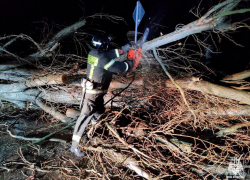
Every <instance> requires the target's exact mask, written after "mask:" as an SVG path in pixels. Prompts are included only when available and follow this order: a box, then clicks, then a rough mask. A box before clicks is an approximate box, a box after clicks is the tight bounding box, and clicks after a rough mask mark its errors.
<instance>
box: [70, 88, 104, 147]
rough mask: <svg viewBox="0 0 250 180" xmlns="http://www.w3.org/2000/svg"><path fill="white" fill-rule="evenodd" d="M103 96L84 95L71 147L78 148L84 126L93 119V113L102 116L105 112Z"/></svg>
mask: <svg viewBox="0 0 250 180" xmlns="http://www.w3.org/2000/svg"><path fill="white" fill-rule="evenodd" d="M104 95H105V94H90V93H86V94H85V97H84V102H83V107H82V110H81V114H80V116H79V117H78V119H77V121H76V125H75V129H74V134H73V138H72V145H73V146H75V147H76V146H78V144H79V142H80V140H81V137H82V135H83V133H84V130H85V128H86V126H87V125H88V123H89V121H90V120H91V119H92V117H93V113H96V114H102V113H104V112H105V108H104V100H103V96H104Z"/></svg>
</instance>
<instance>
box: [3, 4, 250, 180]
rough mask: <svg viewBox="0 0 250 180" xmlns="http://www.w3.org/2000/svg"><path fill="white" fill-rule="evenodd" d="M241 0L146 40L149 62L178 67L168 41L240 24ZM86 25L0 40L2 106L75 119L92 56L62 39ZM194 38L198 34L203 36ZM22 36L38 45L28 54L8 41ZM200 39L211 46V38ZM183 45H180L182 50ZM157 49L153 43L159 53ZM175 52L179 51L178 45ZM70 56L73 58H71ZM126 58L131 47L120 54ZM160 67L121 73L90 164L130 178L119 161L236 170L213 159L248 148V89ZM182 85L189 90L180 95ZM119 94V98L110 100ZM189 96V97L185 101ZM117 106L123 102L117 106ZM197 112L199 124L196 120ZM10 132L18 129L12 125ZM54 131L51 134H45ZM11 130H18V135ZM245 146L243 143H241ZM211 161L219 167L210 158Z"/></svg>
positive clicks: (190, 170) (138, 167) (137, 166)
mask: <svg viewBox="0 0 250 180" xmlns="http://www.w3.org/2000/svg"><path fill="white" fill-rule="evenodd" d="M238 3H240V0H227V1H224V2H222V3H220V4H218V5H216V6H214V7H213V8H212V9H211V10H210V11H208V12H207V13H206V14H205V15H203V16H202V17H200V18H199V19H198V20H196V21H194V22H191V23H189V24H187V25H184V26H182V27H181V28H178V29H176V31H174V32H173V33H170V34H167V35H164V36H161V37H158V38H156V39H153V40H151V41H148V42H146V43H145V44H144V46H143V50H144V57H143V59H142V64H146V63H149V64H150V63H151V61H152V60H155V59H158V60H159V62H161V65H162V66H163V67H165V66H166V67H167V68H168V70H169V71H170V72H175V71H174V69H176V68H173V67H176V66H177V64H175V63H171V62H170V63H169V61H168V59H165V60H161V59H160V58H159V57H160V56H161V57H162V56H163V55H164V51H165V50H166V49H167V48H168V47H167V48H159V47H160V46H168V45H169V44H170V43H172V42H175V41H178V40H181V39H183V38H185V37H188V36H191V35H194V36H195V37H196V35H199V34H200V33H203V32H206V31H211V30H213V31H216V33H223V34H224V33H226V32H227V31H229V30H236V29H237V28H238V26H237V22H236V23H231V24H230V23H229V22H228V21H226V18H227V17H228V15H230V14H233V13H236V12H238V10H237V11H234V10H233V9H234V8H235V7H236V6H237V5H238ZM84 25H85V20H83V21H80V22H77V23H76V24H73V25H71V26H69V27H66V28H65V29H63V30H61V31H60V32H58V33H57V34H56V35H55V36H54V37H52V38H51V40H50V41H48V42H47V43H46V44H45V45H41V44H39V43H37V42H35V41H34V40H33V39H32V38H31V37H28V36H27V35H23V34H20V35H17V36H16V35H11V36H6V37H1V38H0V41H1V42H2V44H3V45H2V46H1V47H0V52H1V57H2V59H3V60H2V61H1V62H0V70H1V73H0V79H1V84H0V99H1V104H2V105H1V109H2V110H7V109H8V107H10V106H14V107H15V108H19V109H20V110H22V109H23V110H38V109H41V110H43V111H45V112H46V113H48V114H49V115H50V116H49V117H50V118H51V117H52V119H56V120H59V121H62V122H63V125H65V124H67V123H68V122H70V123H71V122H72V118H73V119H76V118H77V117H78V116H79V109H78V105H79V102H80V100H81V87H80V83H79V82H80V79H81V78H84V77H85V76H86V70H85V71H84V70H80V69H79V68H82V67H85V68H86V66H84V65H83V64H82V63H83V59H84V60H86V57H85V56H84V57H82V56H80V55H78V54H61V53H60V50H58V49H57V48H59V47H60V46H63V43H61V41H62V40H63V39H64V38H66V37H69V36H73V35H75V34H79V33H75V32H76V31H77V30H78V29H79V28H80V27H82V26H84ZM195 39H196V40H197V41H198V38H195ZM18 40H28V41H30V42H31V43H32V44H33V45H35V47H36V48H37V52H35V53H32V54H30V55H28V56H25V57H21V56H19V55H18V53H14V52H10V51H9V50H8V47H9V46H11V45H14V42H15V41H18ZM199 43H200V44H201V46H204V47H206V44H205V43H203V42H201V41H199ZM171 46H172V45H171ZM169 48H170V47H169ZM173 48H174V47H173ZM184 48H185V47H184V46H182V47H180V49H181V50H182V51H183V49H184ZM150 50H154V55H153V54H151V51H150ZM170 50H171V48H170ZM171 53H173V54H175V55H176V54H178V53H177V52H176V51H172V52H171ZM86 56H87V55H86ZM57 59H60V61H59V60H57ZM69 59H70V60H71V62H70V63H67V61H68V60H69ZM124 59H126V55H123V56H121V57H120V58H117V59H116V60H118V61H123V60H124ZM176 59H178V60H180V59H181V60H183V61H185V62H187V64H188V65H186V66H185V62H184V63H183V64H184V65H183V64H182V67H178V68H179V70H180V71H182V70H183V69H194V68H193V67H192V63H193V62H194V61H192V56H184V55H182V54H179V55H177V58H176ZM174 60H175V58H173V61H174ZM55 62H56V63H55ZM57 63H58V64H59V65H58V64H57ZM85 63H86V61H85ZM79 64H81V66H80V67H79ZM152 64H153V63H152ZM199 64H201V63H199ZM60 65H61V66H62V68H61V67H60ZM85 65H86V64H85ZM154 65H155V64H154ZM190 66H191V67H190ZM153 67H154V68H147V69H146V68H142V69H140V70H138V71H137V72H134V73H133V72H132V73H130V74H129V75H128V76H127V77H126V78H124V76H123V75H118V76H115V80H114V81H113V82H112V83H111V85H110V92H109V94H107V96H106V97H105V101H106V102H109V103H108V104H107V107H110V109H108V110H107V112H105V113H104V114H103V115H102V117H103V118H102V121H101V122H100V124H101V123H104V122H105V121H108V122H109V123H107V122H106V123H105V125H103V126H102V127H100V126H99V127H98V126H97V127H96V128H90V127H88V128H87V130H88V131H89V133H88V135H89V139H90V141H88V142H87V143H86V144H83V145H82V148H83V149H85V150H86V151H94V152H88V155H89V157H90V159H91V158H93V159H95V158H96V157H98V159H99V160H98V162H100V163H99V164H98V165H90V166H92V167H93V168H95V169H98V170H103V173H104V174H105V175H104V176H105V177H106V178H109V177H112V176H114V174H119V175H120V178H122V177H123V178H125V177H126V178H125V179H127V178H129V177H128V176H127V173H128V171H125V170H124V169H120V168H119V166H116V164H117V163H118V164H120V165H121V166H124V167H126V168H128V169H130V170H132V172H130V174H132V175H135V174H133V171H135V172H136V174H137V175H139V176H141V177H144V178H146V179H153V178H154V179H161V178H164V177H173V178H175V177H181V178H184V179H185V178H191V179H192V178H193V179H197V178H198V177H199V176H202V177H203V178H205V177H210V178H216V177H217V175H221V174H224V175H225V174H226V173H229V172H225V171H223V172H222V173H219V172H216V171H215V170H214V169H215V168H214V167H218V166H220V165H221V166H222V169H223V170H224V169H225V167H227V166H228V164H229V163H230V160H231V159H230V158H231V157H234V156H236V157H239V156H240V155H241V153H242V152H244V155H245V152H247V151H249V144H250V139H249V136H248V130H247V129H245V128H248V126H249V123H248V121H247V120H246V119H244V118H241V116H249V109H250V108H249V106H247V105H245V106H240V105H238V101H240V102H241V103H244V104H248V105H250V101H249V99H250V98H249V92H244V91H240V90H235V89H232V88H230V87H225V86H221V85H217V84H214V83H210V82H207V81H203V80H201V79H199V78H188V79H186V80H184V79H180V80H175V78H173V79H172V81H170V80H167V79H168V78H167V77H166V76H165V75H164V74H163V73H162V70H161V69H160V68H159V67H156V66H153ZM187 71H188V70H187ZM148 74H150V76H148ZM168 74H169V73H168ZM132 76H133V77H134V78H133V77H132ZM169 77H171V75H170V74H169ZM244 77H246V76H244ZM171 78H172V77H171ZM128 79H131V81H129V80H128ZM173 82H174V83H173ZM177 85H178V86H180V88H178V89H179V90H176V87H177ZM182 88H183V89H182ZM121 89H125V91H124V92H123V94H122V95H123V96H122V98H121V97H120V96H119V94H120V93H119V91H120V90H121ZM180 91H181V92H182V93H183V95H184V97H181V96H180V94H179V92H180ZM113 97H115V98H114V99H112V101H109V100H110V99H111V98H113ZM183 100H186V101H185V102H187V103H186V104H184V103H183ZM235 100H236V101H235ZM187 105H189V106H190V107H187ZM114 106H115V107H116V108H118V110H117V109H115V110H112V108H113V107H114ZM190 109H191V110H192V114H190ZM192 115H194V116H192ZM232 116H233V118H232V119H230V118H229V117H232ZM50 118H48V119H50ZM195 118H196V122H197V123H198V125H197V124H196V123H194V119H195ZM124 121H126V123H125V122H124ZM124 124H126V125H124ZM68 126H69V125H68ZM68 126H66V127H68ZM8 132H9V134H11V132H10V131H9V130H8ZM55 132H58V131H55ZM118 132H119V133H118ZM54 134H55V133H51V134H49V135H47V136H45V137H44V138H43V140H45V139H47V138H49V137H50V136H52V135H54ZM11 135H12V136H13V137H14V138H16V137H19V136H15V135H13V134H11ZM121 136H122V137H121ZM95 137H98V138H99V140H98V141H99V143H97V144H96V143H94V140H96V138H95ZM23 138H25V137H23ZM39 139H40V138H39ZM114 139H115V140H114ZM36 140H37V139H36ZM39 142H40V141H39ZM62 142H64V141H62ZM92 146H99V147H92ZM232 146H233V147H232ZM240 148H241V149H242V150H239V149H240ZM117 150H119V152H117ZM66 151H67V150H66ZM97 153H99V155H97ZM208 162H209V165H212V166H213V167H211V166H209V165H208ZM93 164H94V163H93ZM32 167H33V168H31V169H32V170H35V169H36V168H37V169H39V170H48V169H46V166H44V167H43V169H41V168H38V167H36V168H35V167H34V166H32ZM78 170H79V168H78ZM79 171H80V172H81V170H79ZM94 172H98V171H94ZM95 175H96V177H98V176H99V175H98V174H95ZM137 175H136V176H137ZM121 176H122V177H121Z"/></svg>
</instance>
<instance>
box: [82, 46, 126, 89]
mask: <svg viewBox="0 0 250 180" xmlns="http://www.w3.org/2000/svg"><path fill="white" fill-rule="evenodd" d="M117 57H119V51H118V49H113V50H110V51H108V52H104V51H100V50H99V51H98V50H91V51H90V52H89V55H88V64H87V78H88V79H89V80H90V81H91V82H94V83H99V84H102V88H101V89H102V90H107V89H108V87H109V84H110V82H111V80H112V74H113V73H119V72H124V71H127V70H128V69H129V67H128V63H126V62H119V61H115V60H114V59H115V58H117ZM89 92H90V91H89ZM86 93H88V92H87V91H86Z"/></svg>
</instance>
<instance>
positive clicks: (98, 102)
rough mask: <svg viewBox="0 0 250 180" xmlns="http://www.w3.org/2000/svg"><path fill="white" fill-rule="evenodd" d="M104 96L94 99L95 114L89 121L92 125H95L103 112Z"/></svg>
mask: <svg viewBox="0 0 250 180" xmlns="http://www.w3.org/2000/svg"><path fill="white" fill-rule="evenodd" d="M104 95H105V94H101V95H99V96H98V97H97V98H96V112H95V113H94V114H93V118H92V119H91V123H92V125H96V124H97V123H98V122H99V121H100V116H101V115H102V114H103V113H104V112H105V107H104V100H103V97H104Z"/></svg>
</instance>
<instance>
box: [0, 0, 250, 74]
mask: <svg viewBox="0 0 250 180" xmlns="http://www.w3.org/2000/svg"><path fill="white" fill-rule="evenodd" d="M203 1H204V0H203ZM203 1H202V3H201V5H200V7H203V10H202V11H201V14H204V13H205V12H206V11H207V10H208V9H209V8H210V7H211V6H212V5H214V4H217V2H218V1H215V0H210V1H208V0H206V1H204V2H203ZM199 2H200V1H199V0H188V1H187V0H151V1H149V0H141V4H142V5H143V7H144V9H145V16H144V17H143V19H142V22H141V24H140V25H139V29H138V30H139V31H140V32H143V31H144V30H145V28H146V27H150V30H151V34H150V37H149V39H152V38H154V37H157V36H159V35H160V32H162V33H163V34H167V33H170V32H172V31H174V30H175V26H176V25H177V24H187V23H189V22H192V21H194V20H196V19H197V18H196V17H195V16H194V15H193V14H192V13H190V12H189V11H190V10H191V9H193V10H194V11H195V8H196V7H197V6H198V4H199ZM135 5H136V0H129V1H117V0H91V1H90V0H89V1H86V0H1V1H0V24H1V26H0V27H1V28H0V36H3V35H9V34H20V33H24V34H27V35H30V36H31V37H32V38H34V39H36V38H37V39H36V40H38V41H39V38H38V37H39V34H40V33H41V31H42V30H43V28H44V27H46V26H45V24H47V25H48V27H52V26H54V27H57V28H55V29H54V30H55V32H53V33H56V32H57V29H58V30H59V29H62V28H63V27H66V26H68V25H71V24H73V23H75V22H77V21H79V20H81V19H84V18H86V17H89V16H92V15H94V14H96V13H106V14H109V15H116V16H120V17H123V18H124V20H125V21H126V23H125V22H122V21H120V22H119V24H115V23H112V22H111V21H109V20H105V19H97V18H95V19H93V18H87V25H86V26H85V27H83V28H82V29H83V31H84V30H86V31H87V32H91V33H94V32H95V30H96V29H100V30H103V31H106V32H107V33H108V34H112V35H113V36H114V37H115V39H114V41H115V42H116V43H118V44H120V45H123V44H124V43H126V41H127V40H126V33H127V32H128V31H133V30H134V20H133V18H132V14H133V11H134V8H135ZM241 7H242V8H247V7H249V2H247V1H246V2H245V1H244V2H242V4H241ZM249 15H250V14H249V13H245V14H241V15H237V16H234V17H233V20H238V19H239V20H243V19H247V18H248V17H249ZM237 18H238V19H237ZM248 22H249V21H248ZM231 36H232V38H233V39H234V40H235V41H236V42H237V43H239V44H242V45H243V46H245V47H244V48H241V47H238V46H236V45H234V44H233V43H231V42H230V41H229V40H226V39H224V44H223V46H222V48H221V49H222V51H223V54H224V56H225V58H230V60H229V59H228V61H227V62H226V63H233V62H234V61H237V63H238V64H242V66H241V67H240V69H242V68H243V69H244V67H245V66H246V64H248V62H247V61H249V60H248V59H249V57H250V53H249V52H248V49H249V48H250V46H249V42H250V36H249V30H247V29H245V30H238V32H237V33H234V34H231ZM218 63H219V64H220V63H222V64H221V65H220V66H221V67H222V70H223V67H224V65H225V64H224V63H225V61H223V62H218ZM230 68H231V69H230V71H232V70H233V69H235V68H233V67H230ZM240 69H239V70H240ZM237 70H238V69H237ZM237 70H236V71H237Z"/></svg>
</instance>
